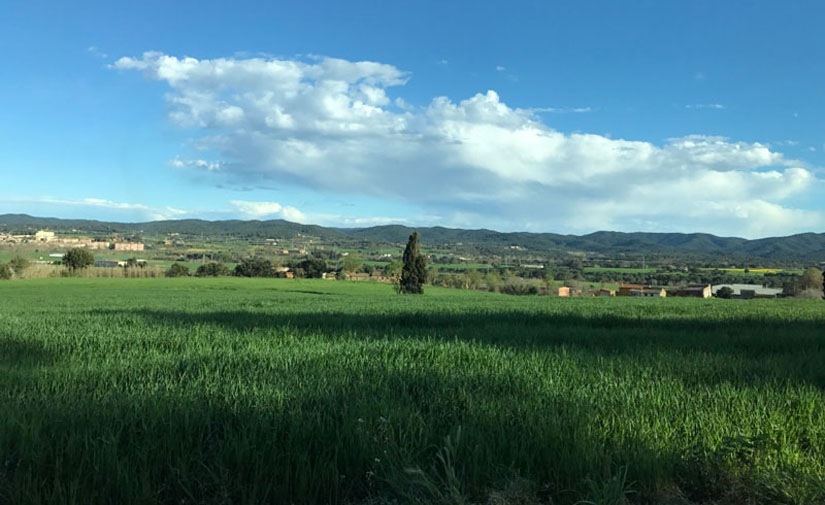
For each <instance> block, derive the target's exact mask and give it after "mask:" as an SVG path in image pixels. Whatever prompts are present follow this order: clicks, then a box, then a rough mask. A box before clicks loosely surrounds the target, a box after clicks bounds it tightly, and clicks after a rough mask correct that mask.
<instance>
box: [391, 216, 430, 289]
mask: <svg viewBox="0 0 825 505" xmlns="http://www.w3.org/2000/svg"><path fill="white" fill-rule="evenodd" d="M403 259H404V266H403V267H402V268H401V279H400V281H399V284H398V292H399V293H404V294H415V295H420V294H422V293H423V292H424V283H425V282H427V261H426V260H425V259H424V256H422V255H421V249H420V246H419V237H418V232H413V234H412V235H410V239H409V241H408V242H407V247H406V248H405V249H404V256H403Z"/></svg>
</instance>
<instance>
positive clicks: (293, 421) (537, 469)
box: [0, 278, 825, 504]
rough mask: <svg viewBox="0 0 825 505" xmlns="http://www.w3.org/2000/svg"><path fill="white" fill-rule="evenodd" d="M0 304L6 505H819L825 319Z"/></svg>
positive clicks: (280, 294) (167, 300)
mask: <svg viewBox="0 0 825 505" xmlns="http://www.w3.org/2000/svg"><path fill="white" fill-rule="evenodd" d="M0 300H2V303H0V403H2V412H3V414H2V415H0V503H14V504H27V503H61V504H67V503H78V504H80V503H82V504H91V503H120V504H137V503H175V504H180V503H235V504H252V503H362V502H370V503H384V502H386V503H390V502H393V501H394V502H395V503H452V504H460V503H491V504H507V503H512V504H515V503H527V504H529V503H555V504H573V503H576V502H579V500H588V501H587V502H586V503H599V504H602V503H613V504H620V503H624V500H625V499H629V500H631V501H633V502H639V503H670V504H674V503H729V504H733V503H782V504H813V503H823V500H825V390H824V389H823V388H825V367H823V366H822V364H823V363H825V333H823V331H822V329H823V326H825V312H823V310H822V305H821V302H814V301H810V302H807V301H804V300H778V301H777V300H766V301H760V300H755V301H751V302H742V301H738V302H737V301H727V300H715V299H714V300H695V299H661V300H659V299H657V300H644V299H631V298H623V299H622V298H609V299H608V298H602V299H598V298H582V299H560V298H547V297H543V298H540V297H535V298H524V297H508V296H505V295H497V294H491V293H480V292H472V291H461V290H446V289H437V288H431V287H429V288H428V289H427V290H426V292H425V294H424V295H423V296H398V295H395V294H393V291H392V287H391V286H389V285H381V284H372V283H350V282H326V281H320V280H319V281H308V280H301V281H296V280H289V279H283V280H272V279H231V278H230V279H210V280H207V279H191V278H189V279H123V280H113V279H107V280H98V279H40V280H23V281H17V282H7V283H3V284H0ZM582 503H585V502H582Z"/></svg>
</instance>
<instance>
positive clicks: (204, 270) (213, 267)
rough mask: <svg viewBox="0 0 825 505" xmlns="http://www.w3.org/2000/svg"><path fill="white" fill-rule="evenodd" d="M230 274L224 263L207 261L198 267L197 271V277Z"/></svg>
mask: <svg viewBox="0 0 825 505" xmlns="http://www.w3.org/2000/svg"><path fill="white" fill-rule="evenodd" d="M224 275H229V269H228V268H226V265H224V264H223V263H217V262H212V263H206V264H203V265H201V266H199V267H198V269H197V270H196V271H195V276H196V277H221V276H224Z"/></svg>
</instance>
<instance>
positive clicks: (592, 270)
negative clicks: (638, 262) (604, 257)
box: [584, 267, 657, 274]
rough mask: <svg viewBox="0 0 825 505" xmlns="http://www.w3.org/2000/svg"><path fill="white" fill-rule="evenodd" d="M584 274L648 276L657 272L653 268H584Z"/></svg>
mask: <svg viewBox="0 0 825 505" xmlns="http://www.w3.org/2000/svg"><path fill="white" fill-rule="evenodd" d="M584 271H585V272H590V273H597V272H611V273H620V274H650V273H654V272H656V271H657V270H656V269H655V268H629V267H584Z"/></svg>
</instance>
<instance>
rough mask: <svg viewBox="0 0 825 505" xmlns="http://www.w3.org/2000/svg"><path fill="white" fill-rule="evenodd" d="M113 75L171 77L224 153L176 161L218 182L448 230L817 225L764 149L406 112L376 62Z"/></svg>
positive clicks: (797, 182)
mask: <svg viewBox="0 0 825 505" xmlns="http://www.w3.org/2000/svg"><path fill="white" fill-rule="evenodd" d="M112 67H113V68H116V69H121V70H137V71H140V72H142V73H143V74H144V75H146V76H147V77H148V78H150V79H154V80H160V81H164V82H166V83H167V84H168V86H169V87H170V88H171V92H170V93H169V94H168V95H167V100H168V102H169V106H170V112H169V117H170V119H171V120H172V121H173V122H175V123H178V124H181V125H186V126H189V127H196V128H199V129H200V131H201V135H199V136H198V137H197V138H196V139H195V145H196V146H197V147H198V148H199V149H200V150H202V151H207V152H212V153H216V157H217V158H219V159H220V161H213V162H208V161H206V160H202V159H194V160H186V159H181V158H176V160H174V161H173V162H172V163H173V164H174V165H175V166H179V167H185V168H188V169H192V170H200V171H203V172H210V173H212V176H213V177H215V179H216V182H220V183H227V182H228V183H236V184H240V185H245V186H248V185H255V184H259V185H261V186H266V185H267V184H271V183H272V181H278V182H282V183H289V184H294V185H300V186H304V187H310V188H313V189H316V190H319V191H325V192H332V191H334V192H336V193H339V192H343V193H349V194H354V195H359V194H361V195H371V196H378V197H383V198H387V199H394V200H403V201H405V202H407V203H412V204H414V205H417V206H420V207H421V208H422V209H425V211H426V212H432V213H435V214H438V215H441V216H443V217H444V219H445V221H444V224H455V225H458V224H460V225H462V226H495V227H499V228H506V229H533V230H563V231H573V232H582V231H592V230H595V229H621V230H629V229H649V230H681V231H696V230H702V231H711V232H716V233H724V234H739V235H759V234H782V233H791V232H794V231H799V230H809V229H812V228H816V227H819V226H822V225H823V224H825V218H823V215H822V213H821V212H816V211H805V210H801V209H795V208H793V206H792V205H793V204H792V202H793V201H794V200H793V199H794V198H796V197H800V196H804V195H805V194H808V193H810V192H811V191H814V190H815V188H816V187H821V185H822V181H821V180H819V179H817V178H816V176H815V175H814V174H813V173H812V172H811V171H809V169H808V168H806V167H805V166H804V164H802V163H800V162H797V161H794V160H791V159H788V158H786V157H785V156H784V155H783V154H781V153H779V152H776V151H773V150H772V149H771V148H770V146H768V145H766V144H761V143H755V142H739V141H731V140H729V139H727V138H723V137H711V136H703V135H693V136H688V137H680V138H672V139H669V140H667V141H665V142H664V143H663V144H654V143H651V142H646V141H638V140H626V139H612V138H608V137H605V136H602V135H596V134H588V133H572V134H568V133H564V132H560V131H558V130H556V129H554V128H552V127H551V126H550V125H548V124H546V123H544V122H543V121H542V119H541V118H540V117H539V116H538V113H539V112H556V111H561V110H564V111H569V112H586V111H588V110H590V109H589V108H579V109H568V110H565V109H550V108H545V109H529V108H526V109H522V108H516V107H511V106H509V105H507V104H506V103H505V102H504V101H502V100H501V98H500V97H499V95H498V94H497V93H496V92H495V91H492V90H490V91H487V92H485V93H478V94H475V95H473V96H471V97H469V98H466V99H464V100H460V101H453V100H451V99H449V98H447V97H444V96H440V97H435V98H433V99H432V100H431V101H430V103H428V104H426V105H424V106H419V107H414V106H411V105H410V104H408V103H407V102H405V101H404V100H403V98H401V97H400V96H394V95H396V92H397V91H399V90H402V89H403V85H404V84H405V83H406V82H407V80H408V78H409V76H408V74H407V73H406V72H403V71H401V70H399V69H397V68H396V67H394V66H392V65H388V64H383V63H376V62H366V61H362V62H353V61H347V60H341V59H334V58H317V59H312V60H308V61H301V60H290V59H276V58H247V59H238V58H218V59H206V60H199V59H195V58H178V57H175V56H169V55H165V54H162V53H156V52H149V53H144V54H143V55H142V56H141V57H137V58H132V57H124V58H120V59H119V60H117V61H116V62H115V63H114V64H113V65H112ZM716 105H718V104H709V105H708V107H710V108H718V107H715V106H716Z"/></svg>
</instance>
